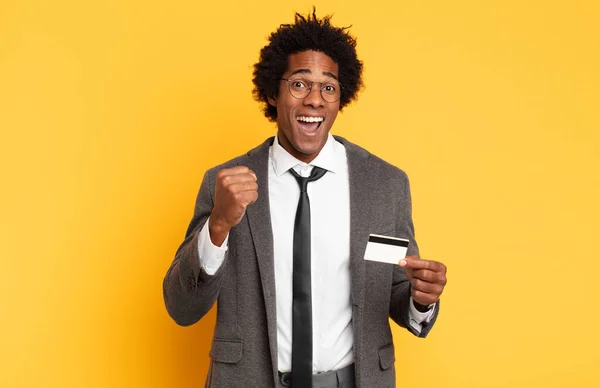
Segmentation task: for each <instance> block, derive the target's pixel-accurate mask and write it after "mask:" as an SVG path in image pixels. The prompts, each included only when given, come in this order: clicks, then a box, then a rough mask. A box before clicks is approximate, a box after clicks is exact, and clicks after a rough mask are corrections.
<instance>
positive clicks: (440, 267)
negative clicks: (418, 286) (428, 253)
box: [399, 256, 446, 273]
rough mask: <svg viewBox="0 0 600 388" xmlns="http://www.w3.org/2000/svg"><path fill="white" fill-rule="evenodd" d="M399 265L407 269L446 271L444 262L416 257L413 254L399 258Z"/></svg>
mask: <svg viewBox="0 0 600 388" xmlns="http://www.w3.org/2000/svg"><path fill="white" fill-rule="evenodd" d="M399 265H400V266H401V267H404V268H407V269H408V268H411V269H428V270H430V271H434V272H444V273H445V272H446V266H445V265H444V264H442V263H440V262H437V261H433V260H424V259H418V258H416V257H414V256H407V257H406V258H404V259H402V260H400V263H399Z"/></svg>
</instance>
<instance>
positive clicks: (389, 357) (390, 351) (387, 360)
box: [378, 343, 396, 370]
mask: <svg viewBox="0 0 600 388" xmlns="http://www.w3.org/2000/svg"><path fill="white" fill-rule="evenodd" d="M378 353H379V366H380V367H381V370H386V369H389V368H391V367H392V366H394V362H395V361H396V355H395V354H394V344H393V343H390V344H388V345H385V346H382V347H380V348H379V351H378Z"/></svg>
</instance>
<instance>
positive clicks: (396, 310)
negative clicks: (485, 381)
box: [390, 171, 440, 338]
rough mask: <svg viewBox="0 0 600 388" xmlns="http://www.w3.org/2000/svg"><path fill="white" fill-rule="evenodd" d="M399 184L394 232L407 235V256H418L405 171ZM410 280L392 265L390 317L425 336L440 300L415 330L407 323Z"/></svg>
mask: <svg viewBox="0 0 600 388" xmlns="http://www.w3.org/2000/svg"><path fill="white" fill-rule="evenodd" d="M398 183H399V185H398V186H397V187H396V190H397V195H396V201H395V204H394V210H395V216H396V225H395V227H396V234H397V235H399V236H403V237H404V236H408V239H409V245H408V252H407V255H408V256H417V257H420V256H419V247H418V245H417V241H416V240H415V228H414V224H413V220H412V201H411V195H410V183H409V181H408V177H407V175H406V173H404V172H403V171H400V176H399V179H398ZM410 294H411V288H410V282H409V280H408V277H407V276H406V270H405V269H404V268H402V267H400V266H395V267H394V273H393V276H392V293H391V297H390V317H391V318H392V320H393V321H394V322H396V323H397V324H398V325H400V326H402V327H404V328H406V329H407V330H408V331H410V332H411V333H412V334H414V335H415V336H418V337H421V338H425V337H426V336H427V334H429V331H430V330H431V328H432V327H433V324H434V323H435V320H436V319H437V316H438V313H439V311H440V302H439V301H438V302H437V304H436V306H435V313H434V316H433V317H432V318H431V320H430V321H429V322H428V323H426V322H423V323H422V324H421V331H420V332H419V331H417V330H415V329H414V328H413V327H412V326H411V325H410V324H409V319H410V318H409V314H408V312H409V303H410Z"/></svg>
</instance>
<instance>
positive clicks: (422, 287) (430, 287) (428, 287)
mask: <svg viewBox="0 0 600 388" xmlns="http://www.w3.org/2000/svg"><path fill="white" fill-rule="evenodd" d="M410 285H411V287H412V288H413V289H415V290H418V291H421V292H424V293H426V294H432V295H441V294H442V291H444V286H442V285H441V284H435V283H428V282H425V281H423V280H420V279H413V280H412V281H411V282H410Z"/></svg>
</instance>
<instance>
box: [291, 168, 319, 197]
mask: <svg viewBox="0 0 600 388" xmlns="http://www.w3.org/2000/svg"><path fill="white" fill-rule="evenodd" d="M290 172H291V173H292V175H293V176H294V178H296V181H297V182H298V185H299V186H300V191H301V192H303V193H305V192H306V188H307V187H308V182H313V181H316V180H317V179H321V178H322V177H323V175H325V174H326V173H327V170H325V169H323V168H321V167H317V166H315V167H313V169H312V171H311V172H310V176H308V177H306V178H305V177H302V176H300V174H298V173H297V172H296V171H294V169H293V168H290Z"/></svg>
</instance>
